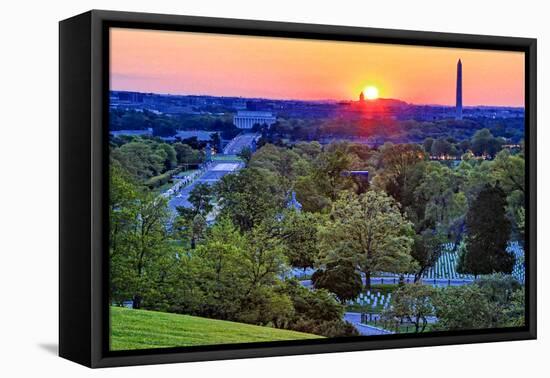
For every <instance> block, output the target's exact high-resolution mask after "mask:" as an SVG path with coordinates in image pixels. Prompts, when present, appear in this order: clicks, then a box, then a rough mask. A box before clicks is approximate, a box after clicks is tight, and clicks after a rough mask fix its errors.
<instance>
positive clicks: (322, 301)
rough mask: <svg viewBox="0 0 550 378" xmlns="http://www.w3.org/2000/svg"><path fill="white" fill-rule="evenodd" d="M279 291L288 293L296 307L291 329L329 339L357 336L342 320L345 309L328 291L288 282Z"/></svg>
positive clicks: (351, 327) (353, 329) (349, 325)
mask: <svg viewBox="0 0 550 378" xmlns="http://www.w3.org/2000/svg"><path fill="white" fill-rule="evenodd" d="M278 290H281V291H282V292H284V293H286V294H287V295H288V296H289V297H290V299H291V301H292V304H293V306H294V311H295V313H294V318H293V321H292V325H291V327H290V329H293V330H295V331H300V332H307V333H313V334H316V335H322V336H327V337H339V336H356V335H358V332H357V330H356V329H355V328H354V327H353V326H352V325H351V324H349V323H347V322H345V321H343V320H342V316H343V313H344V307H343V306H342V305H340V304H339V303H338V302H337V301H336V299H335V298H334V297H333V295H332V294H330V293H329V292H328V291H326V290H323V289H321V290H314V291H312V290H309V289H306V288H305V287H303V286H301V285H300V284H299V283H298V282H297V281H294V280H290V281H286V282H285V284H284V285H283V286H282V287H281V288H280V289H278Z"/></svg>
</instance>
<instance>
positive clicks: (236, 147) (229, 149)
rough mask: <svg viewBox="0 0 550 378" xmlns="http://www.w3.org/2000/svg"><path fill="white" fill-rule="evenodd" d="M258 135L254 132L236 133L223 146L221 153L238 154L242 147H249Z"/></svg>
mask: <svg viewBox="0 0 550 378" xmlns="http://www.w3.org/2000/svg"><path fill="white" fill-rule="evenodd" d="M259 137H260V135H259V134H254V133H251V134H240V135H237V136H236V137H235V138H233V139H232V140H231V141H230V142H229V143H228V144H227V146H225V148H224V149H223V153H224V154H225V155H238V154H239V153H240V152H241V151H242V150H243V148H246V147H249V148H251V147H252V145H253V144H254V142H255V141H256V140H257V139H258V138H259Z"/></svg>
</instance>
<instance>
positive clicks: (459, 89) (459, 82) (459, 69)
mask: <svg viewBox="0 0 550 378" xmlns="http://www.w3.org/2000/svg"><path fill="white" fill-rule="evenodd" d="M456 119H462V62H461V61H460V59H459V60H458V63H457V65H456Z"/></svg>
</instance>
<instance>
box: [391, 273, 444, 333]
mask: <svg viewBox="0 0 550 378" xmlns="http://www.w3.org/2000/svg"><path fill="white" fill-rule="evenodd" d="M434 291H435V289H434V288H433V287H432V286H430V285H422V284H420V283H415V284H411V285H404V286H402V287H400V288H399V289H397V290H396V291H395V292H394V293H393V294H394V295H393V297H392V304H391V306H390V307H389V308H387V309H386V310H385V311H384V312H383V313H382V318H383V319H384V320H386V321H390V322H391V323H393V324H394V325H397V324H399V323H400V322H401V321H402V320H404V319H406V320H407V321H409V322H410V323H412V324H414V328H415V332H416V333H419V332H424V330H425V329H426V326H427V325H428V319H427V317H428V316H431V315H433V314H434V312H435V309H434V306H433V304H432V296H433V294H434Z"/></svg>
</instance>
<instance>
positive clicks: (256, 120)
mask: <svg viewBox="0 0 550 378" xmlns="http://www.w3.org/2000/svg"><path fill="white" fill-rule="evenodd" d="M275 122H277V117H275V116H274V115H273V113H271V112H260V111H251V110H242V111H238V112H237V114H236V115H235V116H234V117H233V124H234V125H235V126H237V127H238V128H239V129H251V128H252V127H253V126H254V125H256V124H259V125H267V126H271V125H273V124H274V123H275Z"/></svg>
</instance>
